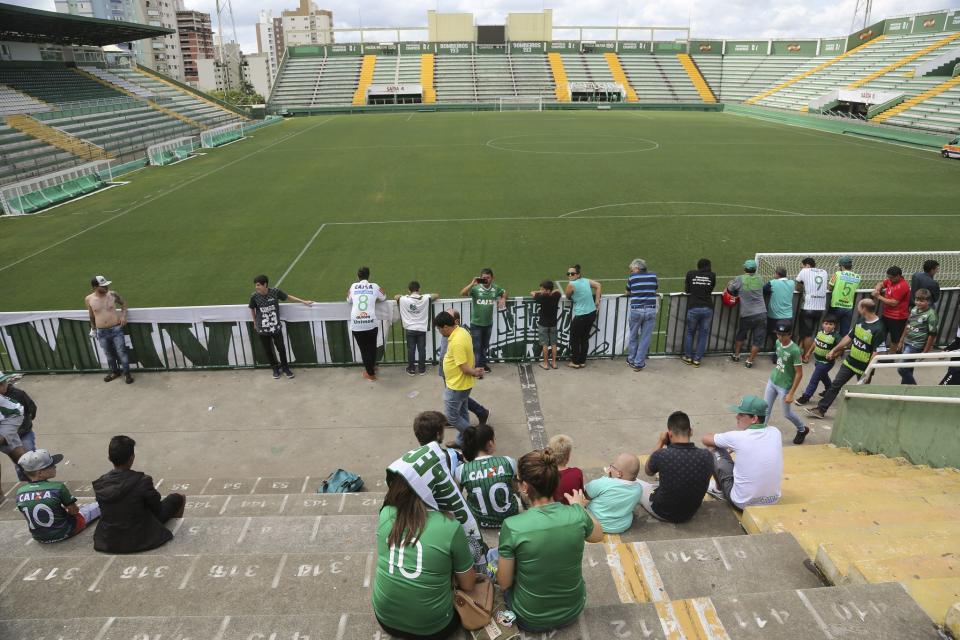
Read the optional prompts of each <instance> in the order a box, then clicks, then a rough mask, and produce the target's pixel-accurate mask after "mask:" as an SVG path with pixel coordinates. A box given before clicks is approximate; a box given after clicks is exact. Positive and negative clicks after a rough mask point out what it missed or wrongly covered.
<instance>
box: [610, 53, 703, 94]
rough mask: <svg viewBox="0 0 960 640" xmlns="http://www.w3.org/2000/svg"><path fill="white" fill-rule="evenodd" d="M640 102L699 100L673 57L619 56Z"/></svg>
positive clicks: (688, 78) (686, 76)
mask: <svg viewBox="0 0 960 640" xmlns="http://www.w3.org/2000/svg"><path fill="white" fill-rule="evenodd" d="M620 62H621V64H622V65H623V68H624V70H625V71H626V72H627V77H628V78H629V79H630V84H631V85H632V86H633V88H634V89H635V90H636V92H637V97H639V98H640V101H641V102H700V94H699V93H697V89H696V87H694V86H693V83H692V82H691V81H690V77H689V76H688V75H687V73H686V71H684V70H683V66H682V65H681V64H680V61H679V60H678V59H677V58H676V57H675V56H667V55H630V56H620Z"/></svg>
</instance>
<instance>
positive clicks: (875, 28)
mask: <svg viewBox="0 0 960 640" xmlns="http://www.w3.org/2000/svg"><path fill="white" fill-rule="evenodd" d="M883 26H884V23H883V21H880V22H878V23H877V24H873V25H870V26H869V27H867V28H866V29H861V30H860V31H856V32H854V33H851V34H850V36H849V37H848V38H847V48H846V51H850V50H851V49H856V48H857V47H859V46H860V45H862V44H866V43H867V42H870V41H871V40H873V39H874V38H879V37H880V36H881V35H883Z"/></svg>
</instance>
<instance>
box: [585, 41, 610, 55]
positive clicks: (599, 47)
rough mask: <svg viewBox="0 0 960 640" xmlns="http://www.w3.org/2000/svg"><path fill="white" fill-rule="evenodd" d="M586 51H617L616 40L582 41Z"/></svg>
mask: <svg viewBox="0 0 960 640" xmlns="http://www.w3.org/2000/svg"><path fill="white" fill-rule="evenodd" d="M580 44H581V46H582V48H583V52H584V53H616V51H617V41H616V40H597V41H596V42H581V43H580Z"/></svg>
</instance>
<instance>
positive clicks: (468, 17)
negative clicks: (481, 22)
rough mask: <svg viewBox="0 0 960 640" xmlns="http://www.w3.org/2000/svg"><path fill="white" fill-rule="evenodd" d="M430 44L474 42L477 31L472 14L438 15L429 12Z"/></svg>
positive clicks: (434, 12)
mask: <svg viewBox="0 0 960 640" xmlns="http://www.w3.org/2000/svg"><path fill="white" fill-rule="evenodd" d="M427 31H428V32H429V36H428V37H429V38H430V42H474V41H475V40H476V39H477V30H476V28H475V27H474V26H473V14H472V13H437V12H436V11H427Z"/></svg>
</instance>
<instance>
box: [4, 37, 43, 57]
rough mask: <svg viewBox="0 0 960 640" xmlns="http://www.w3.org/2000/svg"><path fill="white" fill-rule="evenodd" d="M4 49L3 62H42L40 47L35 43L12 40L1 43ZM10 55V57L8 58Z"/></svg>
mask: <svg viewBox="0 0 960 640" xmlns="http://www.w3.org/2000/svg"><path fill="white" fill-rule="evenodd" d="M0 45H3V48H2V49H0V51H2V52H3V54H4V55H3V58H2V59H3V60H28V61H40V60H42V58H41V57H40V45H38V44H34V43H33V42H13V41H10V40H4V41H0ZM8 55H9V57H7V56H8Z"/></svg>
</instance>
